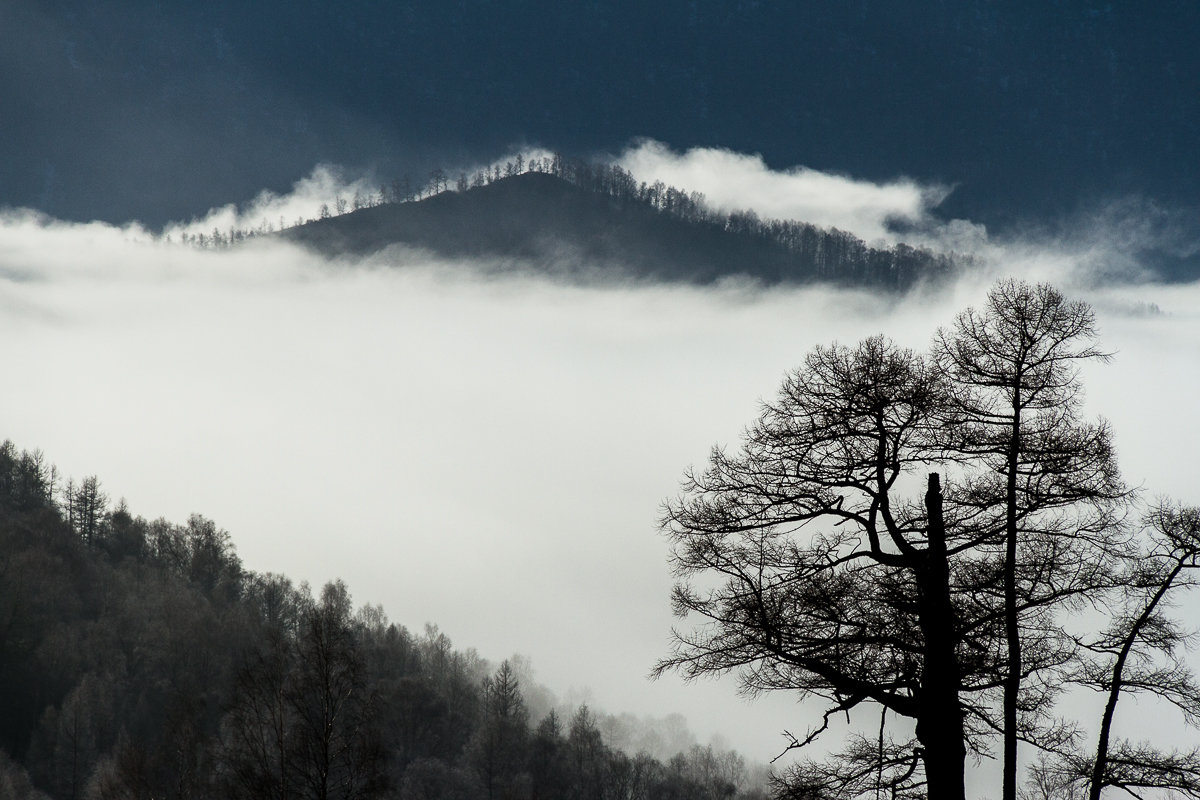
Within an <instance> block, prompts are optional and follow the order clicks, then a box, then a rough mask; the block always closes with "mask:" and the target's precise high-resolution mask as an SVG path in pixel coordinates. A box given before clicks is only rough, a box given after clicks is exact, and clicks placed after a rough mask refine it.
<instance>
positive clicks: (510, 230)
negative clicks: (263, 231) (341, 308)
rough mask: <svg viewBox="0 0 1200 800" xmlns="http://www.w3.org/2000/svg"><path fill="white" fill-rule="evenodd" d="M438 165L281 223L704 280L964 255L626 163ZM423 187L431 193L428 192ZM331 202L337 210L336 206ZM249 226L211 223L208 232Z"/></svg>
mask: <svg viewBox="0 0 1200 800" xmlns="http://www.w3.org/2000/svg"><path fill="white" fill-rule="evenodd" d="M453 186H454V188H453V189H451V188H450V187H451V180H450V178H449V177H448V176H447V175H446V174H445V173H444V172H443V171H441V170H435V171H434V173H433V174H432V175H431V180H430V182H429V184H428V186H427V187H425V188H424V189H423V190H421V191H415V192H414V190H413V187H412V183H411V181H409V180H408V179H401V180H397V181H395V182H393V183H392V184H391V185H390V186H388V187H387V188H386V189H385V190H383V191H382V192H381V193H380V195H379V196H377V197H371V198H367V197H361V196H360V197H356V198H354V201H353V204H351V202H350V200H349V199H347V198H331V200H332V201H333V205H332V209H330V208H326V209H325V210H323V212H322V215H321V216H322V218H321V219H317V220H310V221H308V222H307V223H306V224H302V225H298V226H296V227H292V228H288V229H287V230H286V231H284V232H283V235H284V236H285V237H286V238H288V239H290V240H291V241H294V242H298V243H301V244H304V245H307V246H309V247H313V248H315V249H317V250H319V251H321V252H322V253H324V254H326V255H339V254H346V253H352V254H357V255H365V254H369V253H374V252H377V251H379V250H382V249H384V248H386V247H388V246H389V245H395V244H401V245H408V246H411V247H417V248H422V249H425V250H429V251H431V252H433V253H435V254H437V255H441V256H447V257H454V258H460V257H468V258H476V259H484V260H490V262H491V263H497V262H498V261H499V262H500V266H499V267H497V268H508V267H510V266H511V264H509V263H507V262H511V261H513V260H516V261H519V266H521V267H526V268H528V267H532V268H535V269H541V270H545V271H550V272H555V273H560V274H561V273H567V274H570V275H572V276H574V277H578V278H585V279H602V278H608V279H613V278H616V279H624V280H639V279H648V280H665V281H680V282H687V283H698V284H708V283H712V282H714V281H717V280H720V279H723V278H731V277H742V278H751V279H754V280H757V281H761V282H763V283H766V284H775V283H812V282H824V283H832V284H837V285H841V286H861V287H871V288H876V289H886V290H902V289H906V288H909V287H911V286H912V285H913V284H915V283H916V282H917V281H920V280H935V281H936V280H940V279H943V278H946V277H948V276H950V275H951V274H952V272H953V271H954V269H955V267H956V265H958V264H960V263H965V259H964V258H962V257H952V256H948V255H944V254H938V253H933V252H930V251H929V250H925V249H921V248H916V247H910V246H908V245H905V244H897V245H895V246H870V245H868V244H867V243H866V242H864V241H862V240H861V239H859V238H858V237H856V236H854V235H852V234H850V233H846V232H845V231H840V230H837V229H829V230H827V229H824V228H820V227H818V226H816V225H811V224H808V223H804V222H797V221H791V220H767V219H761V218H759V217H758V216H757V215H755V214H754V213H753V212H733V213H728V212H720V211H716V210H713V209H712V208H710V207H709V206H708V205H707V204H706V203H705V198H704V196H703V195H701V194H698V193H694V192H693V193H689V192H685V191H682V190H680V189H676V188H674V187H670V186H665V185H663V184H662V183H661V182H659V183H654V184H646V183H644V182H642V183H639V182H637V181H636V180H635V179H634V178H633V176H632V175H630V174H629V172H627V171H625V170H624V169H622V168H621V167H618V166H615V165H607V164H591V163H588V162H584V161H575V160H569V159H562V158H558V157H555V158H552V159H550V158H548V159H544V160H542V159H535V160H532V161H530V162H524V161H521V160H518V161H517V162H516V163H512V162H510V163H508V164H507V165H506V167H505V168H504V169H503V170H502V169H501V168H500V167H499V165H496V166H494V167H493V168H491V169H490V170H481V171H479V172H476V173H475V174H474V175H467V174H465V173H464V174H460V175H459V176H458V177H457V178H456V179H455V180H454V181H453ZM423 195H424V196H423ZM334 212H337V213H334ZM242 235H244V234H241V233H239V232H237V231H234V232H230V233H229V234H227V235H226V234H223V233H222V232H221V231H216V232H214V235H213V236H211V237H208V242H209V243H210V244H211V243H214V242H215V243H217V244H221V243H228V242H231V241H235V240H237V239H239V238H241V236H242Z"/></svg>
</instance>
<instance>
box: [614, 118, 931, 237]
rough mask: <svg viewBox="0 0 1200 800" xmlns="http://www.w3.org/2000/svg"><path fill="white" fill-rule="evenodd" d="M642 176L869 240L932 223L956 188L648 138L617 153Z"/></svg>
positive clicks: (711, 199)
mask: <svg viewBox="0 0 1200 800" xmlns="http://www.w3.org/2000/svg"><path fill="white" fill-rule="evenodd" d="M616 163H617V164H619V165H620V166H622V167H624V168H625V169H627V170H629V172H630V173H632V174H633V176H634V177H635V178H636V179H637V180H639V181H645V182H647V183H653V182H654V181H656V180H660V181H662V182H663V183H664V184H666V185H668V186H675V187H676V188H679V189H683V190H685V191H688V192H692V191H697V192H702V193H703V194H704V196H705V198H706V199H707V201H708V203H709V205H711V206H713V207H714V208H716V209H718V210H721V211H724V212H730V211H738V210H753V211H754V212H755V213H757V214H758V215H759V216H761V217H768V218H771V219H787V220H799V221H801V222H809V223H812V224H814V225H819V226H822V227H833V228H839V229H841V230H844V231H848V232H850V233H853V234H854V235H855V236H858V237H859V238H860V239H863V240H865V241H867V242H872V241H875V240H876V239H884V240H888V241H892V240H894V238H895V237H894V236H893V234H892V233H891V231H890V228H889V223H890V222H893V221H896V222H904V223H906V224H908V225H925V224H928V222H929V211H930V209H932V208H934V207H936V206H937V205H938V204H939V203H941V202H942V200H944V199H945V197H946V195H947V194H949V189H948V188H946V187H942V186H932V185H921V184H919V183H917V182H916V181H913V180H909V179H906V178H900V179H896V180H894V181H891V182H889V183H882V184H879V183H872V182H870V181H863V180H855V179H853V178H848V177H845V176H842V175H833V174H829V173H825V172H819V171H817V170H813V169H808V168H806V167H793V168H791V169H787V170H773V169H771V168H769V167H768V166H767V165H766V163H765V162H764V161H763V159H762V157H761V156H758V155H746V154H743V153H735V152H733V151H731V150H724V149H720V148H712V147H696V148H693V149H691V150H688V151H687V152H685V153H676V152H675V151H673V150H671V149H670V148H669V147H667V146H666V145H664V144H662V143H660V142H655V141H642V142H640V143H638V144H637V145H635V146H633V147H631V148H629V149H628V150H626V151H625V152H624V153H622V154H621V155H620V156H618V157H617V158H616Z"/></svg>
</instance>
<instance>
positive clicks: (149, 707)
mask: <svg viewBox="0 0 1200 800" xmlns="http://www.w3.org/2000/svg"><path fill="white" fill-rule="evenodd" d="M525 688H526V687H524V686H523V685H522V680H521V677H520V675H519V671H518V669H517V668H516V667H514V665H513V664H512V663H510V662H509V661H504V662H503V663H501V664H499V665H498V666H497V665H493V664H489V663H488V662H487V661H486V660H484V659H483V658H482V657H481V656H480V655H478V654H477V653H475V652H474V651H473V650H469V649H468V650H460V649H455V648H454V647H453V646H452V643H451V642H450V640H449V639H448V638H447V637H446V636H445V635H444V634H442V633H440V632H439V631H438V630H437V629H436V628H435V627H432V626H427V627H426V629H425V631H424V632H422V633H420V634H414V633H412V632H410V631H408V630H406V629H405V628H404V627H402V626H399V625H396V624H391V623H389V622H388V620H387V617H386V616H385V614H384V612H383V609H382V608H380V607H378V606H363V607H361V608H359V609H357V610H356V609H355V608H354V606H353V604H352V601H351V595H350V591H349V589H348V588H347V587H346V585H345V584H344V583H342V582H341V581H333V582H330V583H328V584H326V585H325V586H324V587H323V588H321V590H320V591H318V592H315V593H314V592H312V591H310V589H309V587H308V586H307V585H304V584H301V585H298V586H297V585H294V584H293V582H292V581H291V580H290V579H288V578H287V577H286V576H283V575H276V574H271V573H256V572H253V571H250V570H247V569H245V568H244V566H243V565H242V563H241V561H240V560H239V558H238V555H237V552H236V549H235V547H234V545H233V542H232V540H231V538H230V536H229V534H228V533H227V532H226V531H224V530H221V529H220V528H219V527H218V526H217V525H216V524H215V523H214V522H212V521H211V520H208V519H205V518H204V517H202V516H199V515H193V516H192V517H191V518H189V519H188V520H187V522H186V523H183V524H175V523H170V522H167V521H165V520H161V519H159V520H154V521H147V520H146V519H144V518H142V517H138V516H134V515H133V513H131V511H130V510H129V509H128V508H126V506H125V504H124V502H118V503H117V504H116V505H115V506H114V505H112V504H111V503H110V502H109V498H108V497H107V495H106V493H105V492H104V491H103V489H102V485H101V483H100V481H99V480H98V479H97V478H95V477H89V478H85V479H84V480H82V481H78V482H76V481H74V480H65V481H64V480H63V479H62V478H61V477H60V475H59V474H58V471H57V470H56V469H55V468H54V467H53V466H52V465H50V464H49V462H48V461H47V460H46V459H45V458H44V457H43V455H42V454H41V452H40V451H32V452H30V451H19V450H18V449H17V448H16V447H15V446H14V445H13V444H12V443H11V442H7V441H6V442H4V443H3V445H0V797H3V798H6V800H44V798H57V799H58V800H67V799H68V798H69V799H70V800H75V799H76V798H89V799H90V800H101V799H103V798H130V797H138V798H143V797H145V798H149V797H154V798H403V799H404V800H417V799H418V798H420V799H422V800H423V799H425V798H460V799H461V800H471V799H472V798H530V800H532V799H534V798H556V799H557V798H589V799H592V798H594V800H603V799H604V798H615V797H622V798H718V797H747V798H748V797H759V796H762V788H761V786H760V785H756V784H761V779H759V780H752V779H751V778H750V777H749V776H748V771H747V769H746V766H745V764H744V762H743V761H742V759H741V757H740V756H738V755H737V754H736V753H733V752H723V751H719V750H714V749H713V748H712V747H701V746H698V745H694V746H692V747H690V748H689V749H688V750H686V751H685V752H681V753H679V754H678V755H675V756H674V757H671V758H669V759H667V760H665V762H664V761H663V760H659V759H656V758H654V757H653V756H651V755H649V754H648V753H640V754H638V753H634V754H632V755H631V754H628V753H625V752H622V751H620V750H618V749H616V748H615V747H613V746H610V744H609V743H606V741H605V739H604V736H603V735H602V729H603V727H604V719H605V718H604V715H602V714H597V713H596V712H594V711H592V710H589V709H588V708H587V707H586V706H579V707H576V708H571V709H565V710H563V711H561V712H556V711H553V710H551V711H550V712H549V713H545V714H543V713H542V711H544V709H542V710H538V711H537V713H536V715H535V713H534V711H533V710H532V705H531V704H530V703H527V701H526V698H525V694H524V690H525Z"/></svg>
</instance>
